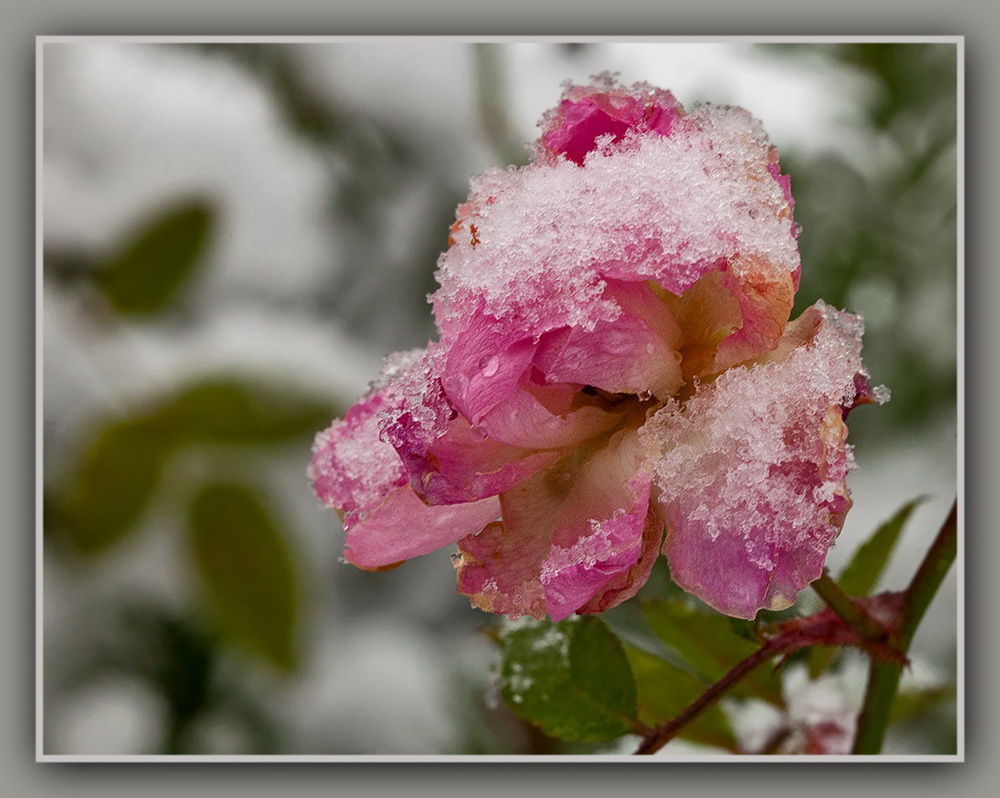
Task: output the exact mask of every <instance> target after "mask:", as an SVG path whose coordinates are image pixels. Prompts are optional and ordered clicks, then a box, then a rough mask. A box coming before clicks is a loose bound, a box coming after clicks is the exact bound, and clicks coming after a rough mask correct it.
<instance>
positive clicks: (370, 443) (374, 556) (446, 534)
mask: <svg viewBox="0 0 1000 798" xmlns="http://www.w3.org/2000/svg"><path fill="white" fill-rule="evenodd" d="M387 407H388V403H387V400H386V397H385V395H384V394H382V393H374V394H372V395H370V396H368V397H367V398H365V399H363V400H362V401H360V402H359V403H358V404H356V405H355V406H354V407H352V408H351V410H350V411H348V413H347V415H346V416H345V417H344V419H343V420H341V421H337V422H335V423H334V424H333V426H331V427H330V428H329V429H328V430H326V431H325V432H322V433H320V434H319V435H318V436H317V437H316V442H315V444H314V446H313V458H312V462H311V464H310V468H309V475H310V478H311V479H312V483H313V490H314V492H315V493H316V496H317V498H319V500H320V501H321V502H323V503H324V504H325V505H327V506H328V507H330V508H332V509H334V510H335V511H337V512H338V514H340V515H341V516H342V519H343V524H344V531H345V532H346V533H347V539H346V543H345V549H344V556H345V557H346V558H347V559H348V560H349V561H350V562H352V563H354V564H355V565H358V566H360V567H362V568H383V567H385V566H389V565H393V564H396V563H399V562H401V561H403V560H406V559H409V558H410V557H415V556H417V555H420V554H427V553H428V552H431V551H434V550H435V549H439V548H441V547H443V546H447V545H450V544H452V543H454V542H455V541H456V540H458V539H459V538H462V537H465V536H466V535H469V534H473V533H475V532H478V531H479V530H480V529H482V528H483V527H484V526H485V525H486V524H488V523H490V522H491V521H494V520H495V519H497V518H498V517H499V515H500V504H499V502H498V501H497V499H495V498H492V499H484V500H482V501H478V502H473V503H470V504H462V505H454V506H446V507H428V506H427V505H425V504H424V503H423V502H421V501H420V499H419V498H418V497H417V495H416V494H415V493H414V492H413V491H412V490H411V489H410V487H409V485H408V482H409V478H408V475H407V473H406V470H405V469H404V468H403V463H402V461H401V460H400V459H399V456H398V455H397V454H396V450H395V449H393V447H392V446H391V445H390V444H388V443H385V442H384V441H382V440H381V439H380V437H379V433H380V429H379V423H380V413H382V412H384V411H385V410H386V409H387Z"/></svg>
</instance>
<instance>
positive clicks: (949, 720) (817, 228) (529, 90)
mask: <svg viewBox="0 0 1000 798" xmlns="http://www.w3.org/2000/svg"><path fill="white" fill-rule="evenodd" d="M43 47H44V50H43V68H42V71H41V76H40V80H41V81H42V91H43V95H42V112H43V127H42V130H41V136H42V144H43V166H42V172H41V175H40V180H41V190H42V196H43V216H42V219H41V225H42V234H43V240H44V255H43V260H44V264H43V272H42V279H41V283H40V285H41V288H40V291H41V293H42V308H43V319H42V328H43V338H42V340H41V342H40V343H41V345H42V348H43V380H44V397H43V402H44V418H43V446H44V449H43V468H44V485H43V491H44V496H43V499H44V530H43V534H44V538H43V547H42V549H43V554H42V562H41V578H42V580H43V605H42V607H41V608H40V612H41V614H42V622H43V628H44V636H43V661H42V670H41V676H42V682H41V689H42V693H43V701H44V710H43V717H42V722H43V732H44V751H45V753H47V754H112V755H129V754H165V753H183V754H255V755H265V754H299V755H324V754H343V755H357V754H402V755H419V754H528V753H559V752H562V751H568V750H572V749H569V748H567V747H565V746H564V745H563V744H560V743H557V742H555V741H552V740H548V739H545V738H543V737H542V736H541V735H540V734H539V733H537V732H534V731H532V730H531V729H530V728H528V727H526V726H525V725H524V724H522V723H520V722H519V721H518V720H517V719H516V718H515V717H514V716H513V715H512V714H510V713H509V712H508V711H507V710H506V709H505V708H504V707H503V706H502V705H500V704H498V701H497V699H496V696H495V688H494V687H493V684H492V681H493V672H492V669H493V668H494V666H495V660H496V656H497V654H496V651H495V646H494V643H493V642H492V641H491V639H490V637H489V635H488V634H484V633H483V630H484V628H486V627H488V626H490V625H492V623H493V619H492V618H491V617H490V616H487V615H485V614H483V613H481V612H479V611H477V610H473V609H471V608H470V607H469V606H468V601H467V599H465V598H464V597H462V596H460V595H457V594H456V593H455V592H454V575H453V570H452V567H451V564H450V562H449V559H448V554H449V552H448V551H443V552H437V553H436V554H432V555H428V556H426V557H422V558H419V559H417V560H414V561H410V562H409V563H407V564H406V565H405V566H404V567H402V568H399V569H397V570H394V571H391V572H388V573H383V574H371V573H365V572H362V571H359V570H356V569H353V568H351V567H350V566H347V565H344V564H342V563H341V562H340V561H339V559H338V558H339V554H340V547H341V543H342V532H341V530H340V528H339V522H338V521H337V519H336V517H335V515H334V514H332V513H330V512H328V511H322V510H321V508H320V507H319V505H318V503H317V502H316V500H315V499H314V497H313V496H312V492H311V489H310V485H309V482H308V480H307V478H306V475H305V469H306V465H307V463H308V460H309V451H310V446H311V443H312V437H313V435H314V434H315V433H316V432H317V431H318V430H320V429H322V428H324V427H326V426H327V425H328V424H329V423H330V421H331V419H332V418H333V417H335V416H336V415H338V414H340V413H342V412H343V411H344V410H345V409H346V408H347V407H349V406H350V404H352V403H353V402H354V401H355V399H357V397H358V396H359V395H360V394H361V393H362V392H363V391H364V390H365V389H366V387H367V384H368V382H369V381H370V380H371V379H373V378H374V377H375V376H376V374H377V372H378V369H379V365H380V362H381V358H382V357H383V356H384V355H385V354H387V353H389V352H391V351H394V350H397V349H407V348H411V347H418V346H423V345H424V344H425V343H426V342H427V340H428V338H430V337H432V336H433V335H434V328H433V322H432V319H431V315H430V309H429V306H428V305H427V304H426V301H425V296H426V294H427V293H428V292H430V291H432V290H433V289H434V280H433V271H434V268H435V262H436V259H437V256H438V254H439V253H440V252H441V251H442V250H443V249H444V248H445V247H446V245H447V235H448V227H449V225H450V224H451V222H452V220H453V218H454V210H455V206H456V205H457V204H458V203H460V202H462V201H463V200H464V199H465V196H466V194H467V191H468V180H469V178H470V177H471V176H473V175H476V174H478V173H480V172H481V171H483V170H484V169H485V168H487V167H488V166H491V165H494V164H504V163H524V162H526V160H527V151H526V150H525V149H524V147H523V146H522V143H523V142H526V141H530V140H532V139H534V138H535V137H536V133H537V130H536V127H535V124H536V122H537V121H538V119H539V118H540V116H541V115H542V113H543V112H544V111H545V110H546V109H547V108H549V107H552V106H554V105H555V104H556V103H557V101H558V98H559V94H560V91H561V84H562V83H563V82H564V81H566V80H572V81H574V82H586V81H587V80H588V79H589V78H590V76H592V75H594V74H596V73H598V72H601V71H604V70H610V71H615V72H619V73H620V77H621V79H622V80H623V81H624V82H627V83H631V82H634V81H648V82H650V83H652V84H654V85H657V86H660V87H663V88H668V89H670V90H671V91H673V92H674V93H675V95H676V96H677V97H678V99H679V100H680V101H681V102H682V103H683V104H684V105H685V106H690V105H691V104H693V103H695V102H700V101H709V102H713V103H718V104H732V105H741V106H744V107H746V108H748V109H749V110H750V111H751V112H752V113H753V114H754V115H755V116H757V117H758V118H759V119H761V120H762V122H763V123H764V126H765V128H766V129H767V131H768V132H769V134H770V136H771V139H772V141H773V142H774V143H775V144H776V145H777V146H778V148H779V150H780V153H781V163H782V168H783V171H785V172H788V173H790V174H791V177H792V190H793V193H794V196H795V200H796V207H795V215H796V219H797V221H798V222H799V223H800V224H801V225H802V228H803V231H802V235H801V238H800V239H799V241H800V248H801V251H802V261H803V271H802V285H801V290H800V292H799V295H798V300H797V305H796V311H795V313H796V314H797V313H798V312H799V311H801V310H802V309H803V308H805V307H806V306H808V305H810V304H812V303H813V302H814V301H815V300H816V299H818V298H823V299H825V300H826V301H828V302H830V303H831V304H833V305H836V306H838V307H841V308H846V309H848V310H852V311H856V312H861V313H862V314H864V316H865V319H866V324H867V333H866V337H865V350H864V357H865V362H866V364H867V365H868V367H869V370H870V371H871V373H872V375H873V379H874V381H875V382H876V383H884V384H885V385H887V386H888V387H889V388H890V389H891V391H892V401H891V402H890V403H889V404H887V405H885V406H883V407H866V408H860V409H858V410H857V411H855V413H853V414H852V416H851V441H852V443H853V444H854V445H855V447H856V448H855V455H856V458H857V461H858V467H857V469H856V470H855V471H854V472H853V475H852V479H851V482H850V484H851V487H852V490H853V493H854V500H855V506H854V509H853V510H852V511H851V513H850V514H849V516H848V521H847V525H846V527H845V530H844V533H843V534H842V536H841V538H840V540H839V541H838V545H837V547H836V548H835V549H834V550H833V552H832V553H831V556H830V559H829V564H830V566H831V569H832V570H833V572H834V574H836V572H837V569H838V568H839V567H841V566H842V565H843V564H844V563H845V562H846V561H847V560H848V559H849V557H850V555H851V554H852V553H853V551H854V550H855V548H856V547H857V545H858V543H859V542H860V541H862V540H864V539H865V538H866V537H867V535H868V534H870V533H871V531H872V530H873V529H874V528H875V527H876V526H877V525H878V524H879V523H881V522H882V521H884V520H886V519H887V518H889V517H890V516H891V515H892V514H893V513H894V512H895V511H896V510H897V509H898V508H899V507H900V506H901V505H903V504H904V503H906V502H907V501H909V500H911V499H913V498H915V497H917V496H920V495H924V496H926V497H927V500H926V501H925V502H924V503H923V504H921V505H920V506H919V507H918V508H917V510H916V511H915V512H914V515H913V517H912V520H911V522H910V524H909V526H908V528H907V529H906V531H905V533H904V534H905V537H904V539H903V543H902V544H901V546H900V548H899V551H898V552H897V554H896V556H895V557H894V559H893V560H892V562H891V563H890V567H889V569H888V571H887V574H886V576H885V579H884V581H883V588H884V589H901V588H903V587H905V585H906V583H907V582H908V580H909V578H910V576H911V574H912V572H913V569H914V568H915V566H916V563H917V562H918V561H919V560H920V558H921V557H922V556H923V553H924V551H925V550H926V547H927V545H928V543H929V542H930V540H931V539H932V538H933V536H934V534H935V533H936V531H937V528H938V526H939V525H940V523H941V521H942V520H943V519H944V517H945V515H946V514H947V512H948V508H949V507H950V505H951V503H952V501H953V500H954V497H955V495H956V490H957V487H956V486H957V480H958V474H957V438H956V436H957V415H956V413H957V410H956V392H957V390H958V381H957V373H958V361H957V356H956V354H957V345H958V344H957V329H958V324H959V320H958V319H957V317H956V302H957V281H958V271H957V261H956V252H957V244H958V240H957V209H956V196H957V186H956V179H957V154H956V127H957V98H956V82H957V75H956V69H957V52H956V51H957V48H956V46H955V45H954V44H949V43H930V42H925V43H894V44H876V43H865V44H812V43H810V44H791V43H782V44H769V45H754V44H750V43H746V42H720V43H614V42H586V43H569V42H565V43H555V42H548V43H543V42H533V43H501V44H472V43H465V42H460V41H458V40H454V39H452V40H430V39H399V40H392V41H382V42H375V41H363V40H355V41H352V42H343V43H276V42H270V43H247V44H235V43H227V44H198V43H183V44H181V43H159V44H154V43H141V44H140V43H122V42H115V41H105V42H100V41H91V42H88V41H65V42H48V43H46V44H44V45H43ZM957 570H958V569H957V567H956V569H955V570H954V571H953V572H952V574H951V575H950V576H949V578H948V580H947V581H946V583H945V586H944V588H943V589H942V591H941V594H940V595H939V597H938V599H937V600H936V601H935V604H934V605H933V606H932V608H931V611H930V613H929V614H928V617H927V619H926V620H925V623H924V626H923V628H922V629H921V631H920V633H919V635H918V637H917V639H916V641H915V644H914V649H913V654H914V668H913V672H912V674H911V677H910V678H911V682H913V685H912V686H913V689H914V690H916V691H917V692H918V693H919V698H920V700H919V701H915V702H911V704H912V706H914V707H918V708H919V710H920V711H919V712H914V713H912V715H911V717H909V718H906V717H902V718H901V719H900V722H899V723H898V724H897V725H896V726H895V727H894V730H893V733H892V734H891V736H890V740H889V743H888V746H887V749H886V752H887V753H915V754H920V753H949V752H952V751H954V750H955V745H956V711H955V698H956V689H957V688H956V674H957V672H958V666H957V656H958V653H957V646H956V640H957V639H960V637H959V635H958V632H959V627H958V622H959V620H960V616H959V614H958V610H959V604H958V598H957V596H958V592H959V591H958V590H957V585H958V584H959V583H960V579H959V576H958V573H957ZM858 681H863V679H862V676H861V675H860V674H859V675H858V676H857V678H856V679H855V682H858ZM855 687H856V688H857V689H860V688H861V687H863V684H860V686H858V685H855ZM623 750H630V749H628V748H626V749H623ZM701 752H704V753H718V751H716V750H713V749H709V748H695V747H694V746H691V745H686V744H684V743H681V742H678V743H676V744H674V743H672V744H671V745H670V746H668V747H667V749H665V752H664V753H665V755H679V756H681V755H682V756H689V755H696V754H697V753H701Z"/></svg>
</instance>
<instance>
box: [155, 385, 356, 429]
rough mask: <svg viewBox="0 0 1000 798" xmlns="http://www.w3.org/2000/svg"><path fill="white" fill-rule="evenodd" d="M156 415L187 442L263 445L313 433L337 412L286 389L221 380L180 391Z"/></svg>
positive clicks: (165, 401) (313, 399)
mask: <svg viewBox="0 0 1000 798" xmlns="http://www.w3.org/2000/svg"><path fill="white" fill-rule="evenodd" d="M158 414H159V417H160V418H161V419H162V421H163V423H164V424H165V425H166V426H168V427H169V428H170V429H171V430H173V431H174V432H175V433H176V435H177V436H178V438H179V439H180V440H182V441H184V442H186V443H223V444H239V445H265V444H272V443H282V442H285V441H288V440H292V439H294V438H299V437H303V436H307V435H308V436H311V435H313V434H315V433H316V432H317V431H318V430H320V429H323V428H324V427H326V426H328V425H329V423H330V419H331V418H333V417H334V416H335V415H337V414H338V408H336V407H334V406H333V405H332V403H330V402H325V401H321V400H319V399H317V398H315V397H313V396H310V395H308V394H305V393H301V392H299V391H296V390H294V389H289V388H288V387H287V386H286V387H284V388H283V389H282V390H281V391H277V390H275V389H273V388H270V387H268V386H266V385H263V384H261V383H258V382H255V381H253V380H250V379H243V378H237V377H232V378H226V377H221V378H213V379H206V380H204V381H202V382H199V383H196V384H194V385H190V386H188V387H186V388H184V389H183V390H181V391H180V392H179V393H178V394H176V396H175V397H173V398H170V399H166V400H164V401H163V403H162V404H161V406H160V409H159V411H158Z"/></svg>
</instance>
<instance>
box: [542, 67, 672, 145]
mask: <svg viewBox="0 0 1000 798" xmlns="http://www.w3.org/2000/svg"><path fill="white" fill-rule="evenodd" d="M563 97H564V99H563V101H562V102H561V103H560V104H559V106H558V108H557V109H556V110H555V111H554V112H550V113H549V114H547V115H546V117H545V119H544V120H543V125H544V129H543V132H542V136H541V138H540V143H541V148H540V151H541V152H543V153H544V152H548V153H551V154H552V155H565V156H566V157H567V158H569V160H571V161H573V162H574V163H576V164H579V165H582V164H583V161H584V158H585V157H586V155H587V154H588V153H590V152H593V151H594V150H595V149H597V140H598V139H600V138H602V137H604V136H610V137H611V138H612V140H614V141H618V140H620V139H621V138H622V137H623V136H624V135H625V134H626V133H627V132H628V131H630V130H635V131H640V132H644V131H652V132H655V133H658V134H659V135H667V134H668V133H669V132H670V127H671V125H672V124H673V121H674V120H675V119H677V118H678V117H679V116H681V114H682V113H683V112H682V110H681V107H680V105H679V104H678V103H677V101H676V100H675V99H674V96H673V94H671V93H670V92H668V91H661V90H657V89H652V88H651V87H649V86H644V85H635V86H633V87H632V88H631V89H616V88H613V87H612V86H611V85H607V84H603V83H602V84H599V85H595V86H572V87H570V88H569V89H567V90H566V92H565V93H564V95H563Z"/></svg>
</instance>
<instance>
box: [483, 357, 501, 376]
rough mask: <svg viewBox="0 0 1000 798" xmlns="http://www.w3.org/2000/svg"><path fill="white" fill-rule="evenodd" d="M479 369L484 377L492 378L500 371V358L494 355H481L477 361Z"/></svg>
mask: <svg viewBox="0 0 1000 798" xmlns="http://www.w3.org/2000/svg"><path fill="white" fill-rule="evenodd" d="M479 369H480V371H481V372H482V375H483V376H484V377H492V376H493V375H494V374H496V373H497V371H499V370H500V358H499V357H497V356H496V355H483V357H482V359H481V360H480V361H479Z"/></svg>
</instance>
